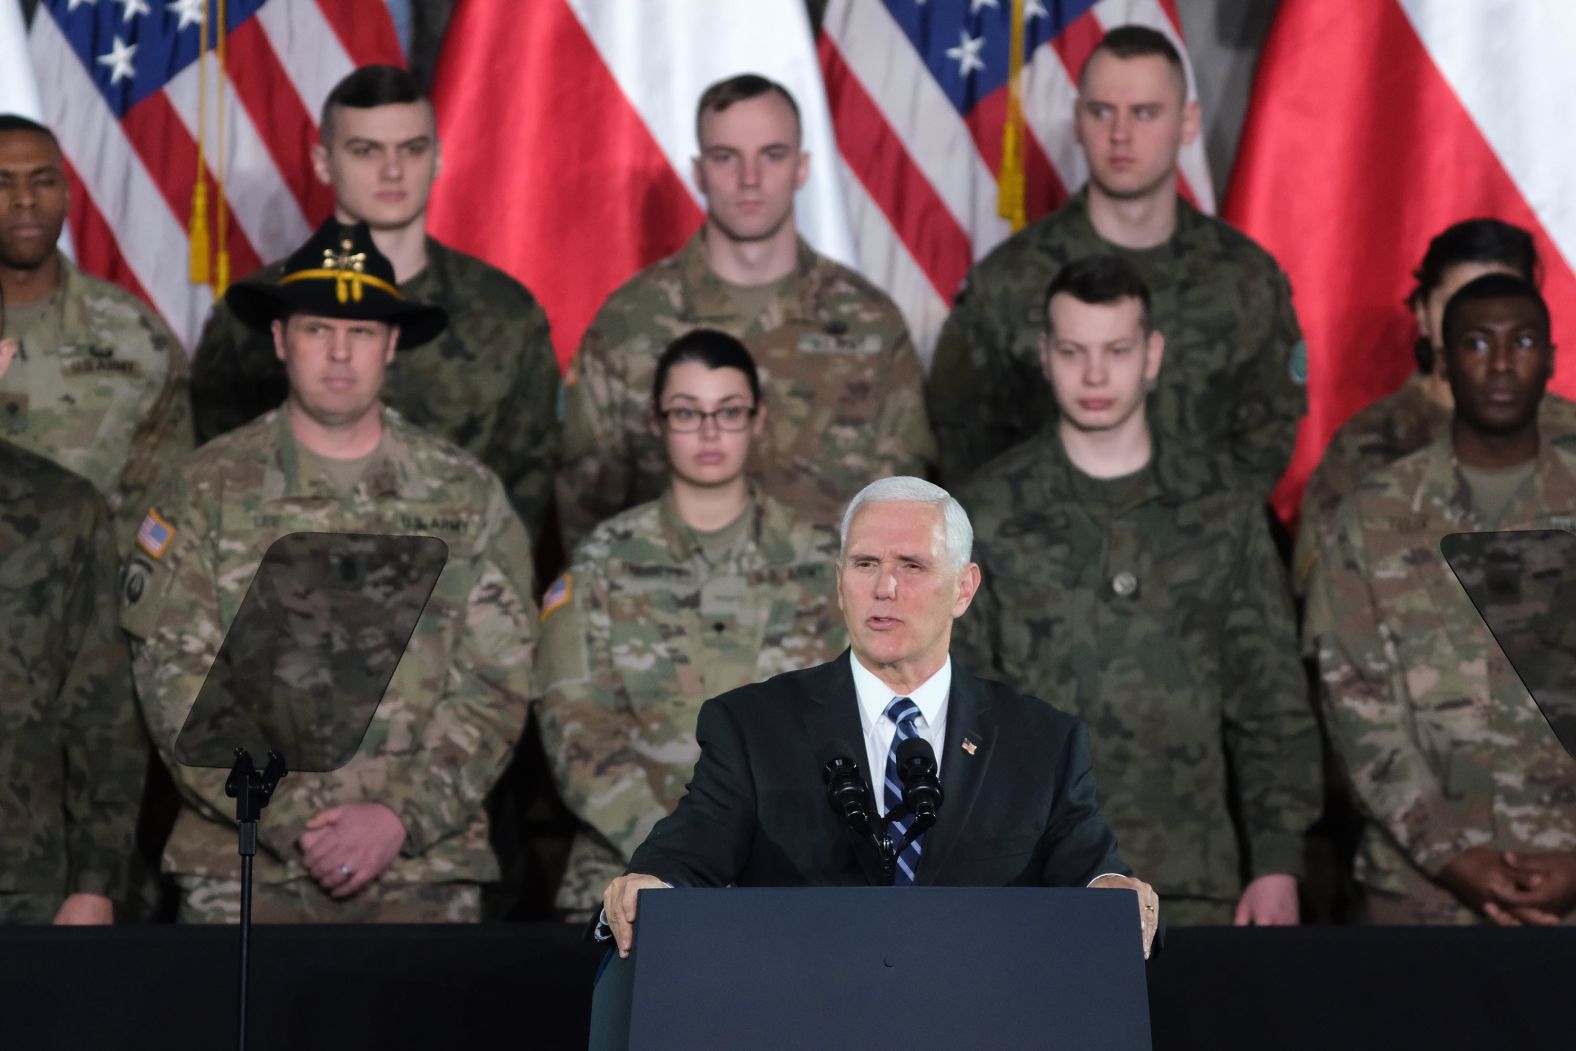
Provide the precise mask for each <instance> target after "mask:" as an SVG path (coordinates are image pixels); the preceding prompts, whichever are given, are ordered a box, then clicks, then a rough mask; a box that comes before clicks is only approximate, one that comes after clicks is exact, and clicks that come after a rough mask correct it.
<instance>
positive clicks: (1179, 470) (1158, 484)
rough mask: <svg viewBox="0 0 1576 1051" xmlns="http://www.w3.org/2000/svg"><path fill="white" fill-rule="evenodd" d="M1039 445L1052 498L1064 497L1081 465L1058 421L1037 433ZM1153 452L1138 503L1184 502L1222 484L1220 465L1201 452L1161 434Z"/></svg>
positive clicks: (1153, 439) (1153, 438) (1153, 435)
mask: <svg viewBox="0 0 1576 1051" xmlns="http://www.w3.org/2000/svg"><path fill="white" fill-rule="evenodd" d="M1035 440H1036V441H1038V442H1039V444H1040V456H1039V459H1040V461H1041V462H1042V463H1043V464H1044V466H1045V477H1046V481H1047V482H1048V483H1049V490H1050V493H1051V495H1052V497H1053V498H1055V499H1058V500H1059V499H1065V498H1066V494H1067V493H1068V492H1069V491H1071V490H1072V488H1073V484H1074V480H1075V477H1076V474H1077V473H1079V472H1078V468H1077V467H1076V466H1074V464H1073V462H1072V460H1071V459H1069V458H1068V456H1067V447H1066V446H1065V445H1063V444H1062V439H1061V435H1060V434H1058V433H1057V430H1056V421H1054V420H1053V421H1051V422H1050V423H1047V424H1046V425H1045V427H1044V428H1042V429H1041V431H1040V433H1039V435H1037V437H1036V439H1035ZM1151 442H1152V451H1151V453H1150V457H1149V463H1148V464H1146V465H1145V466H1144V468H1143V470H1145V471H1146V472H1148V476H1149V478H1150V479H1151V480H1152V484H1151V485H1149V486H1145V487H1144V488H1143V489H1142V490H1139V492H1142V493H1143V494H1144V495H1143V497H1142V499H1140V500H1139V501H1138V502H1139V503H1147V502H1148V501H1149V500H1151V499H1158V500H1160V501H1161V502H1162V503H1166V504H1173V505H1175V504H1182V503H1186V502H1187V501H1189V500H1193V499H1195V498H1197V497H1199V496H1201V495H1203V494H1204V493H1206V492H1208V491H1210V490H1211V489H1212V488H1214V487H1216V486H1218V485H1220V484H1222V483H1221V480H1220V479H1219V477H1218V472H1219V468H1218V466H1217V465H1214V464H1212V463H1211V460H1210V458H1209V457H1208V456H1206V455H1204V454H1203V453H1202V452H1198V451H1191V454H1190V450H1187V449H1186V448H1185V447H1183V448H1173V447H1172V446H1171V444H1170V443H1168V442H1165V441H1163V440H1162V438H1161V436H1160V435H1159V434H1152V435H1151Z"/></svg>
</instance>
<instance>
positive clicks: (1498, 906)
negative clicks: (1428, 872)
mask: <svg viewBox="0 0 1576 1051" xmlns="http://www.w3.org/2000/svg"><path fill="white" fill-rule="evenodd" d="M1439 882H1440V883H1443V884H1444V885H1445V887H1446V888H1447V889H1449V891H1450V892H1451V893H1452V894H1454V895H1455V896H1456V897H1458V898H1460V899H1461V900H1462V901H1463V902H1465V903H1466V904H1467V905H1470V906H1471V907H1472V908H1474V909H1477V910H1479V911H1480V912H1482V913H1483V914H1484V915H1485V916H1487V917H1488V918H1489V919H1491V920H1493V921H1494V922H1495V923H1499V924H1503V925H1505V926H1509V927H1517V926H1520V925H1521V921H1520V920H1519V919H1517V918H1516V917H1515V916H1514V915H1513V914H1512V913H1510V912H1508V911H1506V909H1505V908H1503V906H1504V905H1505V904H1507V903H1515V904H1521V902H1519V901H1516V900H1515V899H1516V898H1517V896H1518V893H1519V892H1518V890H1517V887H1516V872H1515V870H1514V869H1512V868H1511V867H1510V865H1509V864H1508V863H1507V862H1506V861H1505V856H1504V855H1503V854H1501V853H1500V852H1499V851H1497V850H1491V849H1490V848H1488V847H1470V848H1468V849H1466V850H1463V851H1462V852H1461V853H1459V854H1457V855H1456V856H1455V857H1453V858H1451V859H1450V864H1448V865H1446V866H1445V867H1444V868H1443V869H1441V870H1440V873H1439ZM1490 905H1493V906H1494V908H1492V909H1490V908H1489V906H1490Z"/></svg>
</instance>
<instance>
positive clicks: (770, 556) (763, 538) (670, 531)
mask: <svg viewBox="0 0 1576 1051" xmlns="http://www.w3.org/2000/svg"><path fill="white" fill-rule="evenodd" d="M748 500H749V502H748V504H746V506H745V509H744V514H745V517H746V519H747V520H748V521H747V523H746V526H745V533H744V535H745V538H746V541H747V548H748V550H749V551H751V552H754V557H753V558H751V557H748V556H747V557H746V559H745V560H746V561H752V562H756V563H757V564H759V565H768V566H770V565H779V564H783V563H787V562H792V561H793V556H794V551H793V544H792V543H791V542H790V540H789V538H788V535H789V531H790V529H791V527H792V524H793V520H792V517H791V515H790V514H789V512H788V509H787V508H785V507H783V505H782V504H779V503H778V502H777V501H776V500H773V499H772V498H771V497H769V496H767V495H766V494H764V493H762V492H761V491H760V490H759V489H757V488H756V486H755V485H754V484H753V483H752V484H751V485H750V489H749V497H748ZM658 505H659V508H660V513H659V516H658V517H659V520H660V522H661V528H662V542H663V543H664V544H665V545H666V546H667V549H668V551H669V553H670V554H672V556H673V559H674V561H676V562H686V561H688V560H689V559H690V558H692V557H694V556H695V555H696V554H697V553H698V552H699V550H700V549H699V547H698V546H697V545H696V543H695V533H694V530H692V529H691V528H690V527H689V526H688V524H687V523H685V521H684V520H683V519H682V518H680V517H679V513H678V508H677V507H676V506H675V505H674V502H673V489H672V487H669V488H667V489H665V490H663V493H662V496H661V498H660V499H659V501H658Z"/></svg>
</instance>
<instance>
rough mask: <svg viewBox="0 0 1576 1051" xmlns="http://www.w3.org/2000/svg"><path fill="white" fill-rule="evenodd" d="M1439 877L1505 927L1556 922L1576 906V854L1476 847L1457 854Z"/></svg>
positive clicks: (1467, 901) (1451, 888)
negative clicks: (1519, 851)
mask: <svg viewBox="0 0 1576 1051" xmlns="http://www.w3.org/2000/svg"><path fill="white" fill-rule="evenodd" d="M1439 882H1441V883H1443V884H1444V885H1445V886H1446V887H1448V888H1449V889H1450V891H1451V893H1453V894H1455V896H1456V897H1458V898H1460V899H1461V900H1462V901H1464V902H1465V903H1466V904H1468V905H1470V906H1471V907H1472V908H1474V909H1477V910H1478V911H1480V912H1482V913H1483V915H1485V916H1487V917H1488V918H1489V919H1491V920H1493V921H1494V922H1495V923H1498V924H1501V925H1502V926H1507V927H1519V926H1522V925H1523V924H1532V925H1538V926H1553V925H1556V924H1559V923H1560V922H1561V921H1562V920H1563V919H1564V917H1565V914H1566V913H1568V912H1570V910H1571V908H1572V907H1573V906H1576V853H1570V852H1549V853H1530V852H1521V853H1517V852H1515V851H1498V850H1494V849H1492V848H1490V847H1472V848H1470V849H1468V850H1464V851H1462V852H1461V853H1460V854H1457V855H1456V856H1455V857H1454V858H1452V859H1451V861H1450V864H1448V865H1446V866H1445V867H1444V869H1443V870H1442V871H1441V872H1440V873H1439Z"/></svg>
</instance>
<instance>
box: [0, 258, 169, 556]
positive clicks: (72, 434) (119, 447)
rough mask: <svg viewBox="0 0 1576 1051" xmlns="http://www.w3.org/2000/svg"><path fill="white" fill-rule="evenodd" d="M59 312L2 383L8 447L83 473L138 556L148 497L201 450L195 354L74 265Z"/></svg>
mask: <svg viewBox="0 0 1576 1051" xmlns="http://www.w3.org/2000/svg"><path fill="white" fill-rule="evenodd" d="M60 269H61V280H60V288H59V289H58V290H56V292H55V296H54V304H53V305H52V307H51V308H50V309H49V310H48V311H46V312H45V313H44V315H43V316H42V317H41V318H39V319H38V320H37V321H36V322H34V323H33V325H32V327H31V328H29V329H28V330H27V331H26V332H21V333H16V334H15V335H16V337H17V339H18V341H19V342H20V343H21V349H20V350H19V351H18V352H17V355H16V358H15V359H14V360H13V361H12V362H11V367H10V368H8V369H7V370H6V371H5V373H4V375H3V377H0V419H3V421H4V422H3V425H0V428H3V429H0V438H5V439H8V440H9V441H12V442H15V443H16V444H17V445H20V446H22V447H23V448H24V449H31V450H32V451H33V452H36V453H38V454H39V455H41V456H47V457H49V458H50V459H51V460H54V461H55V462H56V463H58V464H60V465H61V466H62V467H65V468H66V469H67V470H69V471H71V472H73V473H75V474H79V475H81V476H82V477H84V478H86V479H87V480H88V481H90V482H92V483H93V487H94V488H95V489H97V490H98V491H99V493H101V494H102V495H103V496H104V498H105V499H106V500H107V501H108V502H109V506H110V510H111V511H112V512H113V513H114V514H115V515H116V518H117V521H118V522H119V523H120V526H119V527H118V528H117V533H118V535H119V537H120V539H121V544H120V546H121V549H122V550H126V549H128V548H129V545H130V542H131V538H132V536H133V535H134V534H135V533H136V528H137V523H139V522H141V521H142V514H143V512H144V511H145V510H146V509H147V502H148V495H149V492H150V491H151V489H152V487H153V486H154V485H155V484H157V483H158V481H159V479H160V478H162V477H163V475H164V473H165V472H166V471H168V470H169V469H170V468H171V467H173V466H174V465H175V464H176V463H178V462H180V460H181V458H182V457H184V456H185V455H186V454H187V453H188V452H190V451H191V449H192V445H193V441H192V421H191V408H190V405H189V403H188V401H187V388H186V383H187V375H186V373H187V367H186V355H185V354H184V353H183V352H182V351H181V348H180V344H179V343H177V342H176V341H175V337H174V336H173V335H171V334H170V330H169V329H168V328H167V327H166V326H165V324H164V322H163V321H161V320H160V319H159V317H158V315H156V314H154V313H153V311H151V310H149V309H148V308H147V307H146V306H145V305H143V303H142V302H141V301H140V300H139V299H137V298H136V297H135V296H133V295H132V294H131V293H130V292H127V291H125V290H124V289H122V288H119V287H117V286H115V285H112V284H110V283H109V282H107V281H100V280H99V279H98V278H96V277H91V276H89V275H87V274H84V273H82V271H80V270H78V269H77V268H76V267H75V266H73V265H72V264H71V262H70V261H69V260H67V259H66V258H65V257H64V256H62V257H61V259H60Z"/></svg>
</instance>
